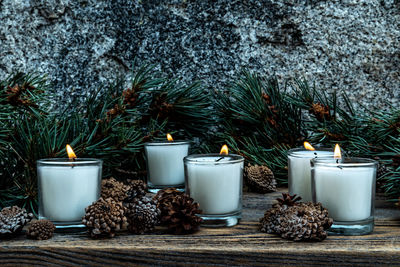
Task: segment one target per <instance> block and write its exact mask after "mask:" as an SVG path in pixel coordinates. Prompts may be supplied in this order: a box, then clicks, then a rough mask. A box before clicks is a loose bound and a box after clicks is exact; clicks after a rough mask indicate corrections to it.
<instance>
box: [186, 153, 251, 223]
mask: <svg viewBox="0 0 400 267" xmlns="http://www.w3.org/2000/svg"><path fill="white" fill-rule="evenodd" d="M184 161H185V185H186V193H187V194H189V196H190V197H191V198H193V199H194V201H195V202H197V203H199V205H200V209H201V210H202V212H203V213H202V214H199V216H200V217H201V218H202V219H203V225H204V226H210V227H225V226H228V227H229V226H234V225H236V224H238V223H239V221H240V219H241V216H242V184H243V165H244V159H243V157H242V156H239V155H234V154H229V155H220V154H198V155H190V156H187V157H185V159H184Z"/></svg>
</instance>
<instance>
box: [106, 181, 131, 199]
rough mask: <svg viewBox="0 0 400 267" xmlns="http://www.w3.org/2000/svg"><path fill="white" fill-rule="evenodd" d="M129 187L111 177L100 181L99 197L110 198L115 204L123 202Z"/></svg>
mask: <svg viewBox="0 0 400 267" xmlns="http://www.w3.org/2000/svg"><path fill="white" fill-rule="evenodd" d="M128 191H129V186H127V185H125V184H124V183H122V182H120V181H117V180H116V179H115V178H113V177H111V178H108V179H103V180H102V181H101V197H102V198H103V199H107V198H112V199H114V200H115V201H117V202H120V201H124V200H125V198H126V197H127V193H128Z"/></svg>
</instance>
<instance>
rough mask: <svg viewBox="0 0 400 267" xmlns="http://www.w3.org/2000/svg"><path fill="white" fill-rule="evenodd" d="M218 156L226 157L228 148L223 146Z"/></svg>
mask: <svg viewBox="0 0 400 267" xmlns="http://www.w3.org/2000/svg"><path fill="white" fill-rule="evenodd" d="M219 154H220V155H228V154H229V150H228V146H227V145H223V146H222V148H221V151H220V152H219Z"/></svg>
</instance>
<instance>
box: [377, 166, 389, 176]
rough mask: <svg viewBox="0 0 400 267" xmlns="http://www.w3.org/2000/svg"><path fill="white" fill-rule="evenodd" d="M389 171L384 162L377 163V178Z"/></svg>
mask: <svg viewBox="0 0 400 267" xmlns="http://www.w3.org/2000/svg"><path fill="white" fill-rule="evenodd" d="M389 172H390V169H389V168H388V167H387V166H386V165H385V164H379V167H378V170H377V173H376V176H377V177H378V179H379V178H381V177H383V176H385V175H386V174H387V173H389Z"/></svg>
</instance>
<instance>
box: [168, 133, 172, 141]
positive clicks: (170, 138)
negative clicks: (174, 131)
mask: <svg viewBox="0 0 400 267" xmlns="http://www.w3.org/2000/svg"><path fill="white" fill-rule="evenodd" d="M167 139H168V141H170V142H172V141H174V138H172V135H170V134H169V133H168V134H167Z"/></svg>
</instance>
